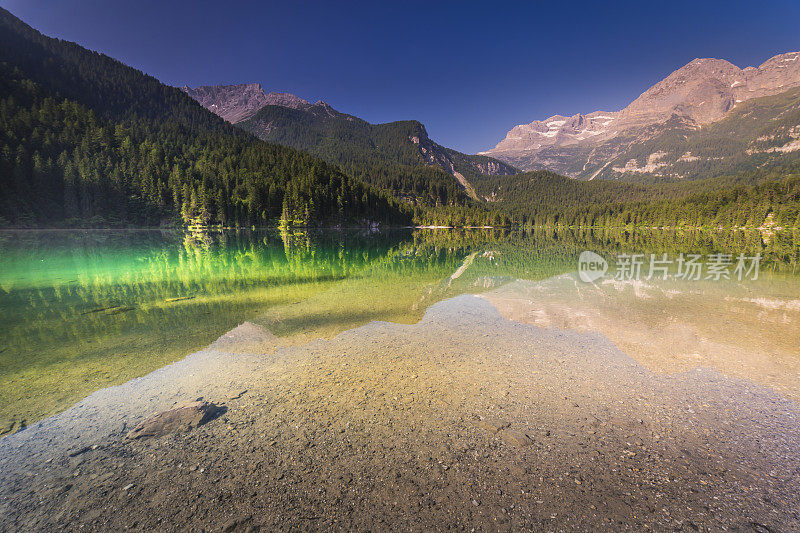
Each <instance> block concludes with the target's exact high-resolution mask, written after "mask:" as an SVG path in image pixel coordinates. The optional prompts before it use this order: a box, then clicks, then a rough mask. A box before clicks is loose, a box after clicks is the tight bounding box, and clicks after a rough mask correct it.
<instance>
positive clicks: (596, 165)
mask: <svg viewBox="0 0 800 533" xmlns="http://www.w3.org/2000/svg"><path fill="white" fill-rule="evenodd" d="M796 87H800V52H791V53H787V54H781V55H777V56H775V57H773V58H771V59H769V60H768V61H766V62H764V63H763V64H762V65H760V66H759V67H758V68H755V67H747V68H744V69H740V68H739V67H737V66H735V65H733V64H731V63H729V62H727V61H724V60H721V59H695V60H694V61H692V62H690V63H688V64H687V65H685V66H683V67H682V68H680V69H678V70H676V71H675V72H673V73H672V74H670V75H669V76H667V77H666V78H664V79H663V80H662V81H660V82H658V83H657V84H655V85H654V86H652V87H651V88H649V89H648V90H647V91H645V92H644V93H642V95H641V96H639V97H638V98H637V99H636V100H634V101H633V102H631V104H630V105H628V106H627V107H626V108H625V109H622V110H620V111H613V112H608V111H595V112H593V113H589V114H586V115H584V114H577V115H573V116H571V117H566V116H562V115H554V116H552V117H550V118H547V119H545V120H542V121H538V120H537V121H533V122H531V123H529V124H522V125H519V126H516V127H515V128H513V129H512V130H511V131H509V132H508V134H507V135H506V138H505V139H503V140H502V141H500V143H498V145H497V146H496V147H495V148H493V149H491V150H488V151H486V152H483V154H485V155H490V156H492V157H495V158H498V159H501V160H503V161H506V162H509V163H511V164H513V165H516V166H517V167H519V168H522V169H523V170H534V169H540V168H547V169H549V170H553V171H555V172H559V173H562V174H566V175H569V176H573V177H582V178H586V179H591V178H593V177H597V176H598V175H603V176H602V177H609V176H608V175H607V174H608V173H614V172H616V173H617V174H619V173H625V172H626V170H625V167H626V166H628V168H632V166H630V165H627V163H626V165H623V166H617V167H616V168H618V169H620V168H621V169H623V170H618V171H614V170H613V168H614V166H612V165H611V163H612V160H614V159H615V158H617V157H619V156H620V155H623V154H624V153H625V151H626V150H629V149H630V148H631V147H632V146H636V145H637V144H639V143H642V142H646V141H648V140H650V139H653V138H655V137H657V136H659V135H664V134H665V132H667V131H695V130H698V129H700V128H702V127H704V126H707V125H709V124H713V123H716V122H719V121H720V120H722V119H724V118H725V117H727V116H728V115H730V113H731V112H733V111H734V110H736V109H737V108H738V107H741V106H742V105H743V103H744V102H747V101H749V100H753V99H758V98H763V97H768V96H773V95H777V94H781V93H784V92H786V91H788V90H790V89H792V88H796ZM655 153H657V152H654V154H655ZM650 155H652V154H650ZM648 157H649V156H648ZM689 157H691V156H689ZM656 159H658V157H656ZM656 163H657V162H653V161H651V162H647V161H642V162H638V161H637V162H636V163H635V165H633V166H635V167H636V168H639V169H642V168H646V166H647V165H648V164H656ZM640 172H641V171H640Z"/></svg>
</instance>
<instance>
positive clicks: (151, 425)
mask: <svg viewBox="0 0 800 533" xmlns="http://www.w3.org/2000/svg"><path fill="white" fill-rule="evenodd" d="M216 412H217V406H216V405H214V404H213V403H210V402H203V401H195V402H188V403H184V404H181V405H178V406H177V407H173V408H172V409H169V410H167V411H164V412H163V413H159V414H157V415H155V416H152V417H150V418H148V419H147V420H145V421H143V422H142V423H141V424H139V425H138V426H136V427H135V428H133V430H131V431H130V432H129V433H128V434H127V435H126V437H125V438H128V439H143V438H149V437H160V436H162V435H166V434H167V433H172V432H174V431H178V430H184V431H188V430H190V429H192V428H196V427H197V426H201V425H203V424H205V423H206V422H208V421H209V420H210V419H211V417H213V416H214V414H215V413H216Z"/></svg>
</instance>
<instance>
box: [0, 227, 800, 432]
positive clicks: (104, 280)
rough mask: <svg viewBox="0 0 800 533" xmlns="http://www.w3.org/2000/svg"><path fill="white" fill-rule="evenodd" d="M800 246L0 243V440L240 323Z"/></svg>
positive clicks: (137, 235)
mask: <svg viewBox="0 0 800 533" xmlns="http://www.w3.org/2000/svg"><path fill="white" fill-rule="evenodd" d="M799 240H800V239H798V237H797V235H791V234H788V235H783V234H781V235H778V236H776V237H773V238H772V239H770V240H769V242H766V243H765V242H764V240H763V238H762V236H761V235H760V234H758V233H736V234H730V233H720V234H699V233H689V234H675V233H660V232H650V233H626V232H619V231H617V232H612V231H605V232H603V231H601V232H597V231H595V232H591V231H536V232H511V231H499V230H497V231H495V230H481V231H477V230H476V231H462V232H456V231H444V230H423V231H410V230H409V231H390V232H382V233H378V234H366V233H359V232H333V231H331V232H318V233H312V234H307V233H302V232H297V233H293V234H288V233H280V232H278V231H277V230H275V231H230V232H221V233H213V234H201V235H198V234H195V235H192V234H184V233H182V232H175V231H36V232H35V231H24V232H2V233H0V434H4V433H8V432H10V431H14V430H15V429H17V428H19V427H22V426H24V425H25V424H30V423H33V422H34V421H36V420H38V419H40V418H42V417H44V416H47V415H50V414H53V413H56V412H58V411H59V410H62V409H64V408H66V407H68V406H69V405H71V404H72V403H74V402H76V401H77V400H79V399H80V398H82V397H84V396H86V395H87V394H90V393H91V392H92V391H94V390H97V389H99V388H102V387H105V386H109V385H113V384H118V383H122V382H124V381H127V380H129V379H131V378H133V377H137V376H141V375H144V374H146V373H148V372H150V371H152V370H154V369H157V368H159V367H161V366H163V365H165V364H169V363H171V362H172V361H174V360H177V359H180V358H183V357H185V356H186V355H187V354H189V353H191V352H192V351H194V350H197V349H200V348H202V347H204V346H206V345H208V344H209V343H210V342H212V341H213V340H215V339H216V338H218V337H219V336H220V335H222V334H223V333H225V332H226V331H228V330H230V329H231V328H233V327H235V326H236V325H238V324H240V323H242V322H243V321H245V320H251V321H254V322H256V323H259V324H262V325H265V326H266V327H268V328H269V329H270V330H271V331H272V332H273V333H275V334H276V335H278V336H301V338H303V339H312V338H317V337H330V336H332V335H335V334H337V333H339V332H341V331H343V330H346V329H349V328H352V327H356V326H359V325H362V324H366V323H368V322H370V321H372V320H388V321H394V322H403V323H413V322H416V321H417V320H419V319H420V318H421V316H422V315H423V313H424V312H425V309H426V308H427V307H428V306H429V305H431V304H432V303H435V302H436V301H439V300H441V299H443V298H447V297H450V296H455V295H457V294H461V293H465V292H472V293H477V292H482V291H486V290H490V289H494V288H496V287H498V286H501V285H503V284H506V283H508V282H510V281H512V280H515V279H525V280H541V279H545V278H549V277H552V276H555V275H558V274H562V273H565V272H570V271H573V270H574V269H575V264H576V259H577V256H578V255H579V254H580V252H581V251H583V250H586V249H590V250H596V251H625V250H632V251H639V252H644V251H647V252H650V251H652V252H662V251H670V252H673V251H674V252H676V253H677V252H681V251H687V252H694V253H709V252H712V251H731V252H739V251H741V252H746V253H748V254H754V253H761V254H762V255H763V256H764V263H763V272H765V275H780V276H789V277H790V278H791V277H792V275H793V274H792V273H793V272H794V271H795V270H796V266H797V264H798V260H799V256H800V252H798V249H799V248H798V246H797V242H798V241H799ZM775 272H778V273H780V274H772V273H775ZM792 279H793V278H792ZM793 286H794V285H793Z"/></svg>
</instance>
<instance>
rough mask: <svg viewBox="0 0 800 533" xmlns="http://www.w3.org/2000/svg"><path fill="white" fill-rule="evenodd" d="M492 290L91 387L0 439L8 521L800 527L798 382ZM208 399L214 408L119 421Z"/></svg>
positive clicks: (49, 526) (233, 526) (314, 526)
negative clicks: (645, 345) (204, 414)
mask: <svg viewBox="0 0 800 533" xmlns="http://www.w3.org/2000/svg"><path fill="white" fill-rule="evenodd" d="M490 301H491V296H487V297H476V296H469V295H465V296H458V297H455V298H451V299H448V300H444V301H441V302H439V303H436V304H434V305H433V306H431V307H430V308H429V309H428V310H427V312H426V314H425V316H424V318H423V319H422V320H421V321H420V322H419V323H417V324H413V325H402V324H394V323H387V322H371V323H369V324H367V325H365V326H362V327H359V328H356V329H351V330H349V331H346V332H344V333H341V334H339V335H337V336H335V337H334V338H331V339H320V340H314V341H311V342H307V343H300V344H296V345H287V343H286V342H284V341H283V340H281V339H278V338H276V337H273V336H272V335H271V334H270V333H269V332H268V331H266V330H264V329H262V328H260V327H258V326H255V325H253V324H245V325H243V326H241V327H240V328H237V329H236V330H233V331H232V332H231V333H229V334H227V335H225V336H223V337H222V338H221V339H220V340H219V341H217V342H216V343H214V344H212V345H211V346H210V347H208V348H207V349H204V350H202V351H199V352H196V353H194V354H192V355H190V356H189V357H187V358H186V359H184V360H182V361H179V362H176V363H174V364H172V365H170V366H167V367H165V368H162V369H160V370H158V371H155V372H153V373H151V374H149V375H147V376H144V377H142V378H139V379H134V380H132V381H130V382H128V383H125V384H123V385H121V386H116V387H110V388H106V389H103V390H100V391H97V392H95V393H94V394H92V395H91V396H89V397H87V398H86V399H84V400H83V401H81V402H79V403H78V404H77V405H75V406H74V407H72V408H70V409H69V410H67V411H65V412H63V413H61V414H58V415H56V416H53V417H50V418H48V419H45V420H43V421H41V422H39V423H37V424H34V425H32V426H31V427H29V428H27V429H25V430H24V431H21V432H19V433H16V434H14V435H11V436H8V437H5V438H3V439H2V440H0V530H2V531H34V530H38V531H62V530H75V531H77V530H80V531H94V530H103V531H107V530H113V531H120V530H126V529H130V530H142V531H156V530H162V531H170V530H185V531H257V530H262V531H272V530H328V529H335V530H372V531H380V530H411V531H417V530H452V529H455V530H473V529H474V530H490V531H492V530H545V531H570V530H582V531H597V530H605V531H620V530H633V531H642V530H654V531H696V530H701V531H705V530H709V531H723V530H728V531H759V532H768V531H772V532H778V531H798V530H800V496H798V495H799V494H800V406H798V404H797V403H796V401H795V400H793V399H790V398H788V397H786V396H785V395H782V394H780V393H778V392H776V391H775V390H774V389H773V388H770V387H767V386H765V385H763V384H761V383H756V382H754V381H750V380H745V379H740V378H737V377H735V376H734V377H728V376H725V375H723V374H722V373H719V372H718V371H716V370H713V369H708V368H695V369H692V370H687V371H682V372H678V373H666V372H654V371H652V370H650V369H648V368H647V367H646V366H643V365H642V364H640V363H639V362H637V361H636V360H635V359H633V358H632V357H631V356H629V355H627V354H626V353H624V352H622V351H621V350H620V349H618V348H617V347H616V346H615V344H613V343H612V342H611V341H610V340H608V339H607V338H606V337H605V336H603V335H600V334H598V333H592V332H578V331H573V330H559V329H551V328H541V327H537V326H535V325H531V324H524V323H521V322H517V321H513V320H508V319H507V318H504V317H503V316H502V315H501V314H500V313H499V312H498V310H497V309H498V308H501V307H502V306H500V305H498V307H495V306H494V305H492V303H490ZM289 344H291V343H289ZM201 397H202V398H203V399H205V400H208V401H212V402H215V403H216V404H218V405H220V406H222V408H223V411H224V412H222V413H221V414H220V415H219V416H218V417H217V418H215V419H213V420H211V421H209V422H208V423H206V424H204V425H202V426H200V427H198V428H196V429H193V430H191V431H189V432H178V433H172V434H169V435H166V436H163V437H158V438H151V439H145V440H137V441H129V440H126V439H125V435H126V433H127V432H128V431H129V430H130V429H131V428H132V427H133V426H135V425H136V424H137V423H138V422H140V421H141V420H142V419H144V418H146V417H147V416H150V415H152V414H154V413H157V412H160V411H163V410H165V409H169V408H170V407H172V406H174V405H176V404H179V403H181V402H185V401H191V400H195V399H197V398H201Z"/></svg>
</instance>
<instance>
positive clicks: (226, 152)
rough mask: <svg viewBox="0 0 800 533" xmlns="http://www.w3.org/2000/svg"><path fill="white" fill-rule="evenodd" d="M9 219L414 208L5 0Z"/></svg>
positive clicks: (392, 214)
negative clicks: (69, 37)
mask: <svg viewBox="0 0 800 533" xmlns="http://www.w3.org/2000/svg"><path fill="white" fill-rule="evenodd" d="M0 42H2V46H0V180H1V181H0V224H3V225H15V226H28V225H64V224H66V225H70V224H82V225H85V224H87V223H88V224H90V225H98V226H99V225H158V224H162V223H165V222H167V223H171V222H180V221H182V222H183V223H192V222H195V223H204V224H225V225H251V224H266V223H270V222H274V221H276V220H277V219H278V218H279V217H283V218H284V219H286V220H290V221H299V222H306V223H322V222H334V221H336V222H342V221H356V220H378V219H380V220H384V221H387V222H395V223H398V222H399V223H405V222H408V221H410V218H411V215H410V210H408V209H406V208H403V207H402V206H401V205H399V204H398V203H397V202H394V201H393V200H391V199H390V198H389V196H388V195H386V194H384V193H381V192H379V191H376V190H374V189H372V188H371V187H369V186H368V185H365V184H363V183H362V182H360V181H359V180H357V179H355V178H353V177H350V176H347V175H345V174H344V173H343V172H341V170H339V169H338V168H336V167H333V166H331V165H329V164H326V163H324V162H322V161H320V160H318V159H316V158H314V157H312V156H309V155H307V154H304V153H302V152H298V151H296V150H293V149H290V148H286V147H281V146H275V145H270V144H267V143H264V142H262V141H259V140H257V139H255V138H254V137H252V136H251V135H249V134H247V133H244V132H241V131H239V130H237V129H236V128H234V127H232V126H230V125H229V124H226V123H225V122H224V121H223V120H222V119H220V118H218V117H216V116H215V115H213V114H211V113H209V112H208V111H206V110H205V109H203V108H202V107H201V106H199V105H198V104H197V103H195V102H194V101H192V100H191V99H190V98H189V97H188V96H186V95H185V94H183V93H182V92H181V91H180V90H178V89H175V88H172V87H168V86H166V85H163V84H161V83H160V82H159V81H158V80H156V79H155V78H152V77H150V76H147V75H144V74H143V73H141V72H139V71H137V70H135V69H133V68H130V67H127V66H125V65H123V64H122V63H120V62H118V61H116V60H114V59H111V58H109V57H107V56H104V55H102V54H98V53H95V52H91V51H89V50H86V49H84V48H82V47H80V46H78V45H76V44H74V43H69V42H65V41H60V40H57V39H51V38H48V37H46V36H43V35H41V34H40V33H38V32H36V31H35V30H33V29H32V28H30V27H29V26H27V25H25V24H24V23H23V22H21V21H20V20H18V19H17V18H15V17H14V16H13V15H11V14H10V13H9V12H8V11H5V10H1V9H0Z"/></svg>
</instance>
